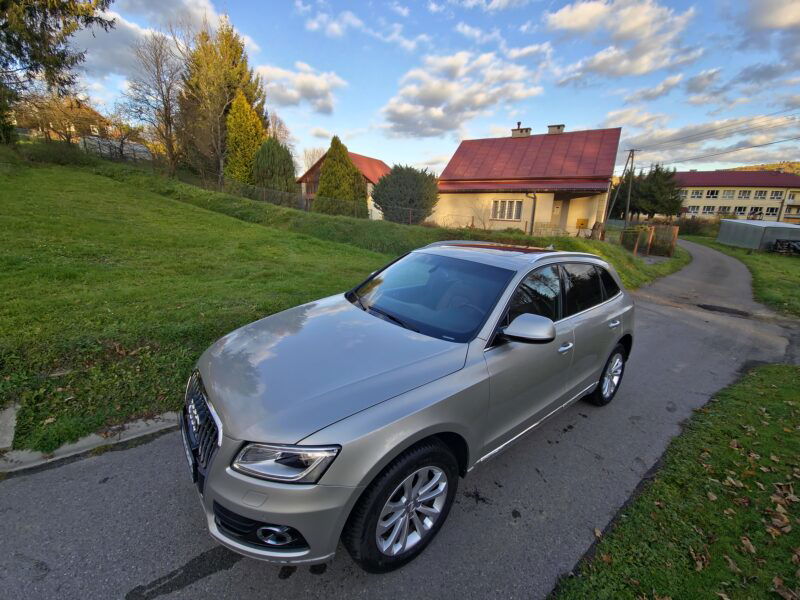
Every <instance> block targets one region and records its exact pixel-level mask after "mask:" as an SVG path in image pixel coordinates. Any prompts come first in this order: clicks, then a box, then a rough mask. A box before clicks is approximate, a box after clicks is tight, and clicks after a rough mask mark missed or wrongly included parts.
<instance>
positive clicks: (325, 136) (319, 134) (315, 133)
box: [309, 127, 333, 140]
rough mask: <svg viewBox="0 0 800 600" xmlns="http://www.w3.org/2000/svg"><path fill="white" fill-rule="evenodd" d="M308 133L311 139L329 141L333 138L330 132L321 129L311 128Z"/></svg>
mask: <svg viewBox="0 0 800 600" xmlns="http://www.w3.org/2000/svg"><path fill="white" fill-rule="evenodd" d="M309 133H311V136H312V137H315V138H319V139H321V140H329V139H331V138H332V137H333V134H332V133H331V132H330V131H328V130H327V129H323V128H322V127H312V128H311V131H310V132H309Z"/></svg>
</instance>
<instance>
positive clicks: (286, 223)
mask: <svg viewBox="0 0 800 600" xmlns="http://www.w3.org/2000/svg"><path fill="white" fill-rule="evenodd" d="M94 171H95V172H96V173H100V174H103V175H105V176H107V177H111V178H112V179H114V180H117V181H123V182H125V183H128V184H129V185H131V186H135V187H137V188H139V189H148V190H151V191H153V192H156V193H159V194H163V195H165V196H167V197H170V198H174V199H176V200H181V201H183V202H187V203H189V204H193V205H195V206H200V207H202V208H207V209H209V210H213V211H216V212H221V213H224V214H227V215H230V216H232V217H236V218H237V219H241V220H243V221H249V222H251V223H259V224H261V225H266V226H268V227H275V228H279V229H283V230H285V231H292V232H295V233H304V234H307V235H311V236H314V237H317V238H320V239H324V240H330V241H335V242H342V243H348V244H354V245H356V246H360V247H362V248H365V249H367V250H373V251H375V252H381V253H386V254H390V255H392V256H398V255H400V254H403V253H405V252H408V251H409V250H413V249H414V248H419V247H421V246H425V245H426V244H430V243H431V242H435V241H438V240H446V239H476V240H478V239H479V240H494V241H503V242H511V243H523V244H528V245H538V246H547V245H549V244H553V245H554V246H555V247H556V248H557V249H559V250H574V251H580V252H592V253H594V254H598V255H600V256H602V257H604V258H605V259H606V260H608V261H609V262H611V263H612V264H613V265H614V266H615V267H616V269H617V271H618V272H619V274H620V277H622V280H623V282H624V283H625V285H626V286H628V287H630V288H635V287H639V286H641V285H644V284H645V283H648V282H650V281H652V280H653V279H655V278H656V277H660V276H662V275H666V274H668V273H671V272H673V271H676V270H677V269H679V268H680V267H682V266H683V265H685V264H686V263H688V262H689V260H690V256H689V254H688V253H687V252H685V251H683V250H679V252H678V254H677V256H676V258H675V259H674V260H671V261H667V262H664V263H661V264H657V265H648V264H646V263H644V262H643V261H641V260H639V259H637V258H634V257H633V256H631V254H630V253H629V252H627V251H626V250H624V249H622V248H621V247H619V246H616V245H613V244H606V243H604V242H597V241H592V240H586V239H579V238H569V237H567V238H565V237H559V238H532V237H530V236H526V235H522V234H519V233H511V232H489V231H484V230H480V229H458V230H454V229H444V228H440V227H421V226H415V227H409V226H408V225H400V224H396V223H389V222H386V221H367V220H364V219H353V218H350V217H332V216H328V215H322V214H317V213H308V212H303V211H299V210H295V209H291V208H285V207H281V206H275V205H272V204H268V203H264V202H255V201H253V200H248V199H245V198H240V197H237V196H231V195H229V194H222V193H219V192H212V191H208V190H204V189H201V188H198V187H196V186H192V185H188V184H185V183H181V182H178V181H174V180H169V179H166V178H163V177H158V176H154V175H151V174H149V173H147V172H143V171H140V170H137V169H133V168H131V167H129V166H125V165H117V164H109V163H105V164H103V165H101V166H98V167H95V169H94Z"/></svg>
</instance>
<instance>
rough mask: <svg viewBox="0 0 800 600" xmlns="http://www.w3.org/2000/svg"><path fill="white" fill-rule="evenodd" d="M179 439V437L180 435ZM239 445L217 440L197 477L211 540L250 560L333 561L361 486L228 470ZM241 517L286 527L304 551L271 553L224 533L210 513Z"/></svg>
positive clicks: (223, 438)
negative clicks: (266, 477) (200, 480)
mask: <svg viewBox="0 0 800 600" xmlns="http://www.w3.org/2000/svg"><path fill="white" fill-rule="evenodd" d="M181 433H182V435H185V434H184V433H183V431H182V432H181ZM241 445H242V442H241V441H239V440H233V439H230V438H228V437H225V436H223V437H222V444H221V446H220V447H219V448H217V450H216V452H215V455H214V458H213V460H212V462H211V464H210V465H209V467H208V470H207V472H206V474H205V477H203V485H202V490H200V489H198V492H199V493H200V501H201V504H202V506H203V510H204V512H205V516H206V522H207V525H208V530H209V533H210V534H211V536H212V537H213V538H214V539H215V540H216V541H217V542H219V543H220V544H222V545H223V546H225V547H227V548H229V549H231V550H233V551H234V552H237V553H239V554H242V555H244V556H248V557H250V558H255V559H258V560H263V561H267V562H271V563H275V564H284V565H286V564H313V563H320V562H324V561H327V560H329V559H331V558H332V557H333V555H334V554H335V552H336V547H337V545H338V543H339V537H340V536H341V532H342V528H343V527H344V524H345V522H346V521H347V517H348V515H349V514H350V510H351V509H352V507H353V505H354V504H355V502H356V500H357V499H358V497H359V495H360V494H361V491H362V490H363V488H360V487H344V486H326V485H319V484H317V485H309V484H287V483H277V482H270V481H264V480H261V479H256V478H254V477H249V476H247V475H243V474H241V473H238V472H236V471H234V470H233V469H231V468H230V464H231V461H232V460H233V458H234V456H235V455H236V453H237V452H238V451H239V449H240V448H241ZM215 502H216V503H217V504H218V505H220V506H222V507H224V508H225V509H227V510H228V511H231V512H233V513H236V514H237V515H240V516H242V517H244V518H245V519H252V520H254V521H260V522H263V523H269V524H275V525H281V526H287V527H291V528H293V529H295V530H297V531H298V532H299V533H300V534H301V535H302V537H303V538H304V540H305V542H306V544H305V547H304V548H292V549H279V548H276V549H271V548H267V547H265V546H263V545H257V544H254V543H249V542H247V541H243V540H242V539H239V538H237V537H235V536H233V535H230V533H229V532H228V531H226V530H225V529H224V527H221V526H220V522H219V521H218V518H217V517H216V515H215V513H214V503H215Z"/></svg>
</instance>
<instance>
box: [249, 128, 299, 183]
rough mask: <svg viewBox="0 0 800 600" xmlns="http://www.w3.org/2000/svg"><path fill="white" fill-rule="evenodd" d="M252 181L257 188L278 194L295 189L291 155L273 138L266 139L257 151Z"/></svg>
mask: <svg viewBox="0 0 800 600" xmlns="http://www.w3.org/2000/svg"><path fill="white" fill-rule="evenodd" d="M253 181H254V183H255V185H257V186H260V187H264V188H267V189H270V190H278V191H280V192H294V191H295V190H296V189H297V184H296V183H295V173H294V158H292V153H291V152H290V151H289V149H288V148H287V147H286V146H284V145H283V144H281V143H280V142H279V141H278V140H277V139H276V138H275V137H272V136H270V137H268V138H267V139H266V140H264V143H263V144H261V147H260V148H259V149H258V152H257V153H256V156H255V161H254V163H253Z"/></svg>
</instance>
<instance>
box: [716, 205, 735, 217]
mask: <svg viewBox="0 0 800 600" xmlns="http://www.w3.org/2000/svg"><path fill="white" fill-rule="evenodd" d="M731 208H733V207H731V206H720V207H719V214H721V215H726V214H728V213H729V212H731Z"/></svg>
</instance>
